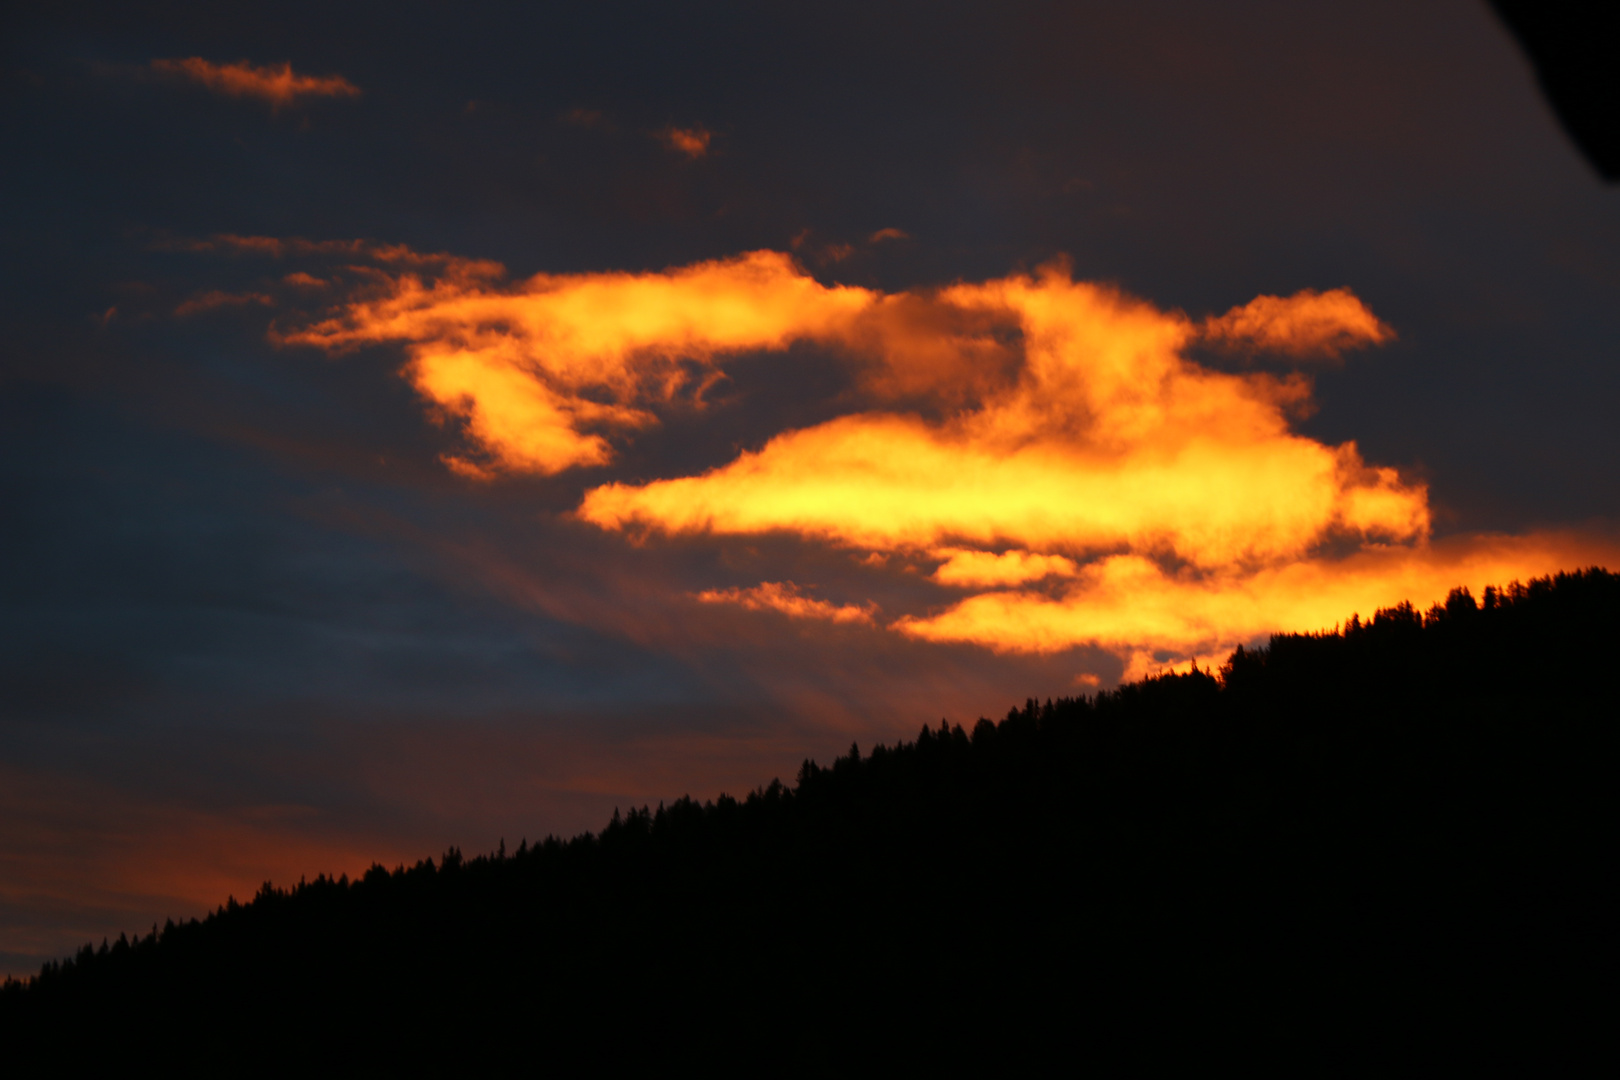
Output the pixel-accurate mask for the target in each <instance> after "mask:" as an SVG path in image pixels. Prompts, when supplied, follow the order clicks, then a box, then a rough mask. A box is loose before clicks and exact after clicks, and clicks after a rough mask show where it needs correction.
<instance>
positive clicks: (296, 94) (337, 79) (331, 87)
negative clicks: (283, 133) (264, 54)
mask: <svg viewBox="0 0 1620 1080" xmlns="http://www.w3.org/2000/svg"><path fill="white" fill-rule="evenodd" d="M152 70H154V71H158V72H161V73H163V74H165V75H172V76H176V77H179V78H183V79H189V80H191V81H192V82H195V83H199V84H201V85H202V86H205V87H207V88H208V89H209V90H212V91H214V92H215V93H216V94H224V95H226V96H227V97H253V98H260V99H262V100H264V101H268V102H269V103H270V104H271V106H272V107H274V108H278V109H279V108H281V107H283V106H286V105H291V104H293V103H294V102H297V101H299V100H301V99H304V98H317V97H355V96H357V95H358V94H359V93H360V88H359V87H358V86H355V85H354V84H353V83H351V82H350V81H349V80H347V79H345V78H343V76H341V75H300V74H298V73H297V72H295V71H293V69H292V65H291V64H289V63H284V64H282V65H281V66H280V67H255V66H254V65H252V64H250V63H248V62H247V61H246V60H243V61H240V62H238V63H235V64H214V63H210V62H209V61H207V60H204V59H203V58H202V57H200V56H191V57H187V58H185V59H183V60H153V61H152Z"/></svg>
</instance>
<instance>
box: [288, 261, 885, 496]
mask: <svg viewBox="0 0 1620 1080" xmlns="http://www.w3.org/2000/svg"><path fill="white" fill-rule="evenodd" d="M498 273H499V267H492V266H491V265H490V264H474V263H467V264H464V265H461V266H451V267H449V268H448V269H447V270H446V271H445V272H444V273H443V275H442V276H441V277H440V278H438V279H437V280H433V281H431V282H430V281H425V280H424V279H423V278H422V277H420V276H418V275H416V274H414V273H405V274H403V275H401V276H400V277H398V278H396V279H392V280H391V281H390V282H389V283H388V287H387V291H386V292H385V293H384V294H383V295H382V296H380V297H377V298H374V299H362V300H359V301H356V302H354V303H351V304H350V305H348V307H347V309H346V310H345V311H344V313H343V314H342V315H340V316H338V317H336V318H333V319H329V320H327V321H324V322H321V323H317V324H315V325H313V326H311V327H308V328H306V329H304V330H302V331H299V332H296V333H291V334H287V335H285V336H284V337H283V338H282V340H283V341H285V342H287V343H297V344H307V345H315V346H319V347H321V348H326V349H341V348H345V347H351V346H354V345H358V344H363V343H367V342H383V341H403V342H406V343H407V348H408V351H409V354H410V358H411V359H410V363H409V365H408V367H407V369H406V374H407V377H408V378H409V379H410V380H411V382H412V383H413V384H414V385H415V386H416V388H417V389H418V390H419V391H420V392H421V393H422V395H423V396H424V397H426V398H427V399H428V400H429V401H431V402H432V403H433V404H434V405H435V406H436V407H438V408H440V409H442V410H444V411H445V412H447V413H449V414H452V415H454V416H457V417H459V418H461V419H463V420H465V421H466V424H467V429H468V432H469V433H470V434H471V436H472V437H473V439H474V440H475V441H476V442H477V443H478V445H479V447H480V449H481V451H482V453H483V455H484V456H485V457H486V458H487V459H488V460H487V463H485V464H484V465H481V466H480V467H493V468H498V469H501V470H505V471H529V472H539V473H555V472H559V471H561V470H563V469H568V468H574V467H578V466H584V465H601V464H605V463H606V462H608V461H609V460H611V459H612V456H613V451H612V448H611V446H610V445H609V443H608V440H607V438H606V437H605V435H604V434H603V432H606V431H615V430H621V431H622V430H634V429H636V428H639V427H645V426H647V425H649V424H652V423H654V422H656V418H655V416H654V415H653V414H652V413H651V412H649V411H648V410H647V408H646V407H645V406H646V405H647V404H649V403H651V402H656V401H667V400H669V399H670V398H672V397H673V396H675V394H676V393H677V392H679V391H680V390H681V389H682V388H683V387H685V386H687V385H688V384H689V383H690V382H692V380H693V378H694V375H697V376H699V378H698V380H697V381H698V382H699V384H700V385H701V384H702V383H703V381H704V380H703V378H702V377H701V375H702V369H710V373H711V374H712V369H713V365H714V361H715V360H716V358H717V357H719V356H722V355H724V354H729V353H737V352H743V351H758V350H780V349H785V348H786V347H787V346H788V345H790V344H792V343H793V342H794V341H797V340H804V339H817V338H837V337H840V336H845V335H846V334H847V330H846V327H847V325H848V324H849V323H850V321H851V320H852V319H854V317H855V316H856V315H858V314H859V313H860V312H861V311H863V310H864V309H866V308H868V307H869V306H870V305H871V303H872V300H873V297H872V294H870V293H869V292H867V291H866V290H864V289H852V288H843V287H827V286H823V285H821V284H819V283H818V282H816V281H815V280H814V279H813V278H811V277H809V276H808V275H806V274H804V273H802V272H801V271H799V269H798V268H797V267H796V266H794V264H793V262H792V260H791V259H790V258H788V256H786V255H781V254H778V253H776V252H769V251H760V252H754V253H752V254H748V255H742V256H738V257H736V258H733V259H723V260H717V261H714V262H707V263H699V264H697V265H695V266H688V267H683V268H680V269H677V270H670V271H666V272H664V273H654V274H612V273H609V274H576V275H548V274H540V275H537V276H535V277H533V278H530V279H529V280H528V281H526V282H523V283H521V284H519V285H518V286H517V287H516V288H500V287H497V286H496V285H495V284H494V283H493V281H492V280H489V279H491V278H493V277H494V276H496V275H497V274H498ZM694 368H696V369H698V370H697V371H696V372H694ZM462 461H463V464H467V463H470V462H472V461H473V459H472V458H464V459H462Z"/></svg>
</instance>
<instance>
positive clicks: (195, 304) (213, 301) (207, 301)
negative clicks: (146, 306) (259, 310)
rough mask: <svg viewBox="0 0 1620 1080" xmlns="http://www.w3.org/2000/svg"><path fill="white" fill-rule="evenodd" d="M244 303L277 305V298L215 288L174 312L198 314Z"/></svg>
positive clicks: (184, 314) (180, 314)
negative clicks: (221, 290)
mask: <svg viewBox="0 0 1620 1080" xmlns="http://www.w3.org/2000/svg"><path fill="white" fill-rule="evenodd" d="M244 304H263V305H264V306H266V307H272V306H274V305H275V300H274V299H273V298H271V297H269V296H267V295H265V294H264V293H228V292H220V291H219V290H217V289H216V290H214V291H212V292H205V293H201V294H200V295H197V296H193V297H192V298H191V299H190V300H187V301H186V302H185V303H183V304H181V305H180V306H179V307H177V308H175V309H174V313H175V314H176V315H178V316H180V317H181V318H185V317H186V316H187V315H197V314H200V313H202V312H204V311H214V310H216V309H218V308H225V307H241V306H242V305H244Z"/></svg>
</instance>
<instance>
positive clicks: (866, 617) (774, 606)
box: [696, 581, 877, 625]
mask: <svg viewBox="0 0 1620 1080" xmlns="http://www.w3.org/2000/svg"><path fill="white" fill-rule="evenodd" d="M696 596H697V599H698V600H700V601H702V602H703V603H705V604H736V605H738V606H740V607H744V608H747V609H749V610H750V611H780V612H781V613H782V614H784V615H787V616H789V617H791V618H795V619H821V620H824V621H826V622H835V623H864V624H867V625H871V624H872V621H873V620H872V615H873V613H874V612H875V611H877V605H876V604H867V605H866V606H864V607H858V606H856V605H854V604H833V603H829V602H828V601H826V600H816V599H814V598H812V597H808V596H805V595H804V593H803V590H801V589H800V588H799V587H798V586H797V585H795V584H793V582H791V581H783V582H777V581H767V582H764V583H762V584H759V585H755V586H754V587H753V588H751V589H707V590H705V591H703V592H700V593H697V594H696Z"/></svg>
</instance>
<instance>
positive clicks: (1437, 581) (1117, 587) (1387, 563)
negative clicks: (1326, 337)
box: [894, 533, 1614, 662]
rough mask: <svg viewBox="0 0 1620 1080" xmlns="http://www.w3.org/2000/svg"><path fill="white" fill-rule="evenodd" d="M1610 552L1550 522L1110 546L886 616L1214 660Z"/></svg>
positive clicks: (954, 633)
mask: <svg viewBox="0 0 1620 1080" xmlns="http://www.w3.org/2000/svg"><path fill="white" fill-rule="evenodd" d="M1613 555H1614V550H1613V547H1612V546H1611V545H1608V544H1605V543H1603V542H1600V541H1594V540H1592V539H1590V538H1583V537H1580V536H1577V535H1574V534H1558V533H1542V534H1536V535H1531V536H1519V537H1514V536H1499V535H1496V536H1475V537H1458V538H1453V539H1451V540H1448V541H1443V542H1437V543H1433V544H1415V545H1411V546H1395V545H1373V546H1369V547H1367V548H1366V549H1364V550H1361V551H1357V552H1355V553H1353V554H1351V555H1349V556H1347V557H1341V558H1333V557H1331V556H1315V557H1308V558H1302V559H1297V560H1287V561H1279V562H1276V563H1274V564H1272V565H1268V566H1264V567H1260V568H1257V569H1253V570H1242V569H1231V570H1225V571H1221V572H1217V573H1207V574H1200V573H1197V572H1194V571H1192V570H1189V569H1182V570H1179V571H1178V570H1175V569H1171V568H1167V567H1166V566H1164V565H1163V564H1161V563H1159V562H1155V561H1154V560H1151V559H1148V558H1146V557H1144V556H1141V555H1134V554H1127V555H1113V556H1109V557H1106V558H1103V559H1099V560H1097V561H1096V562H1093V563H1091V564H1089V565H1087V566H1086V567H1084V568H1083V569H1081V570H1080V571H1079V572H1078V573H1077V574H1076V575H1074V576H1073V578H1072V580H1070V581H1067V582H1066V583H1065V584H1064V586H1063V588H1062V589H1061V590H1060V591H1058V592H1057V593H1056V594H1055V595H1052V594H1045V593H1038V592H1030V591H1017V590H1014V591H996V592H987V593H982V594H980V595H977V596H973V597H970V598H968V599H966V600H963V601H961V602H960V603H957V604H954V605H952V606H951V607H949V608H947V609H945V610H944V611H942V612H939V613H937V614H933V615H927V616H911V617H905V618H902V619H900V620H898V621H897V622H896V623H895V624H894V628H895V629H897V630H899V631H900V632H901V633H904V634H908V635H910V636H912V637H917V638H922V639H926V640H930V641H962V642H972V643H975V644H979V645H983V646H986V647H988V648H991V649H994V650H996V651H998V652H1031V653H1052V652H1057V651H1061V650H1064V649H1068V648H1072V647H1074V646H1075V645H1080V644H1090V645H1099V646H1101V647H1103V648H1106V649H1109V650H1111V651H1114V652H1117V653H1120V654H1122V655H1136V656H1137V657H1138V659H1140V654H1143V653H1147V652H1152V651H1160V652H1165V653H1168V654H1170V655H1173V656H1177V657H1182V658H1187V657H1193V656H1205V657H1214V658H1216V660H1217V662H1218V660H1219V659H1220V658H1223V657H1224V656H1225V654H1226V653H1227V652H1228V651H1230V650H1231V649H1232V648H1233V647H1235V646H1237V645H1239V644H1242V643H1244V642H1247V641H1250V640H1253V639H1255V638H1257V637H1262V636H1264V635H1266V634H1268V633H1270V632H1272V631H1274V630H1277V629H1284V628H1286V629H1293V630H1320V629H1328V628H1331V627H1333V626H1334V625H1336V624H1337V623H1339V622H1340V621H1342V620H1344V619H1347V618H1349V617H1350V616H1351V615H1352V614H1357V613H1359V614H1362V615H1371V614H1372V613H1373V612H1374V611H1375V610H1377V609H1378V608H1380V607H1389V606H1392V605H1394V604H1397V603H1399V602H1400V601H1402V600H1410V601H1412V602H1414V603H1415V604H1417V605H1418V606H1419V607H1427V606H1428V605H1429V604H1432V603H1436V602H1439V601H1441V600H1443V599H1444V598H1445V596H1446V594H1447V593H1448V592H1449V591H1450V590H1451V589H1452V588H1455V587H1456V586H1458V585H1465V586H1467V587H1469V588H1471V589H1472V590H1473V591H1474V592H1475V593H1479V592H1481V591H1482V590H1483V589H1484V587H1485V586H1486V585H1490V584H1502V583H1504V582H1507V581H1510V580H1514V579H1523V578H1528V577H1533V576H1537V575H1541V574H1548V573H1552V572H1554V571H1556V570H1559V569H1566V568H1569V567H1572V566H1579V565H1585V564H1589V563H1595V562H1601V561H1603V560H1604V559H1605V558H1608V559H1612V558H1613ZM1206 662H1207V660H1206Z"/></svg>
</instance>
